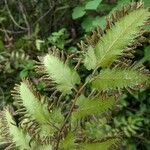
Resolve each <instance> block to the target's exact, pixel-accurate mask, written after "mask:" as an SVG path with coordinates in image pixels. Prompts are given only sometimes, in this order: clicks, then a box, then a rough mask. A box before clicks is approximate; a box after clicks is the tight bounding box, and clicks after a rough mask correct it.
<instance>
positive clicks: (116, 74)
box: [92, 68, 149, 91]
mask: <svg viewBox="0 0 150 150" xmlns="http://www.w3.org/2000/svg"><path fill="white" fill-rule="evenodd" d="M148 78H149V77H148V75H146V74H142V73H140V72H139V71H137V70H134V69H117V68H116V69H112V70H111V69H103V70H101V72H100V74H99V75H98V76H97V77H95V80H94V81H92V87H93V88H95V89H98V90H102V91H107V90H117V89H118V90H119V89H123V88H134V87H137V86H141V85H143V84H145V83H146V81H148Z"/></svg>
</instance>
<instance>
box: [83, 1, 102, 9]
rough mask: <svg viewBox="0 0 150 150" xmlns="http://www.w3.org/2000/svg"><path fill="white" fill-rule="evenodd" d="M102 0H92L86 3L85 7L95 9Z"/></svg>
mask: <svg viewBox="0 0 150 150" xmlns="http://www.w3.org/2000/svg"><path fill="white" fill-rule="evenodd" d="M101 2H102V0H92V1H89V2H87V3H86V5H85V9H87V10H96V9H97V8H98V6H99V4H100V3H101Z"/></svg>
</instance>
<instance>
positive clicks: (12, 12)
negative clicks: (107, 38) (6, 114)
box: [0, 0, 150, 150]
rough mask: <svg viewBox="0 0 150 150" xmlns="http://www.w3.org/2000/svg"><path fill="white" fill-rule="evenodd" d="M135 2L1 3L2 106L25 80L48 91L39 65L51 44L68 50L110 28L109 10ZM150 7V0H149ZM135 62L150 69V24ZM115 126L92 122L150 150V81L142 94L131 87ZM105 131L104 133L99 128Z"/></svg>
mask: <svg viewBox="0 0 150 150" xmlns="http://www.w3.org/2000/svg"><path fill="white" fill-rule="evenodd" d="M129 2H130V0H44V1H42V0H27V1H25V0H1V1H0V108H1V109H2V108H3V107H4V106H5V105H7V104H9V103H13V100H12V98H11V94H10V91H11V90H12V89H13V87H14V84H15V83H18V82H19V81H20V80H21V79H22V78H25V77H29V78H30V79H31V80H32V81H33V82H34V83H35V85H36V86H37V88H38V90H40V91H41V92H44V87H45V84H44V83H43V82H41V81H40V80H39V79H38V78H37V77H38V75H37V74H36V73H35V71H34V64H35V61H36V60H37V56H40V55H43V54H44V53H46V52H47V51H48V48H49V47H51V46H56V47H58V48H59V49H60V50H64V51H66V52H68V53H70V52H73V51H78V47H77V46H76V44H77V43H78V42H79V41H80V40H81V39H82V38H83V37H84V35H85V34H88V33H89V32H90V31H91V30H92V29H93V28H95V27H96V26H100V27H101V28H104V27H105V24H106V21H105V18H107V16H108V14H109V13H113V11H115V10H116V9H119V8H121V7H122V5H124V4H126V3H129ZM144 2H145V7H147V8H149V7H150V0H144ZM145 29H146V30H147V33H145V38H144V39H142V40H143V41H142V43H143V44H142V45H139V46H138V48H137V49H136V50H135V55H136V57H135V60H136V61H139V63H143V64H145V65H146V67H147V68H150V34H149V33H150V26H145ZM118 109H119V111H120V112H119V113H117V112H118V110H117V111H116V112H114V114H113V118H112V119H111V121H110V125H107V126H103V122H105V120H101V123H100V124H99V125H97V126H93V125H92V124H90V123H89V124H88V125H87V126H88V128H89V134H92V135H93V136H104V135H105V132H108V131H109V132H120V131H121V132H123V133H124V135H125V137H124V143H123V145H124V147H123V149H125V150H126V149H127V150H150V84H149V88H148V89H146V90H145V89H142V88H141V90H140V91H139V92H131V91H127V92H126V94H125V95H124V96H123V97H122V99H121V100H120V104H119V106H118ZM97 128H98V129H99V131H100V132H95V131H97V130H95V129H97Z"/></svg>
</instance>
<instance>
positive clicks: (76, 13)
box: [72, 6, 86, 19]
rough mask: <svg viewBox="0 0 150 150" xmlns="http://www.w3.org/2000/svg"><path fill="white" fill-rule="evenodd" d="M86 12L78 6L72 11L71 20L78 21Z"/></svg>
mask: <svg viewBox="0 0 150 150" xmlns="http://www.w3.org/2000/svg"><path fill="white" fill-rule="evenodd" d="M85 13H86V11H85V10H84V7H82V6H78V7H75V8H74V9H73V13H72V18H73V19H78V18H80V17H83V16H84V15H85Z"/></svg>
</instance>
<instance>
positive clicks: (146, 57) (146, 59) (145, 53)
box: [144, 46, 150, 61]
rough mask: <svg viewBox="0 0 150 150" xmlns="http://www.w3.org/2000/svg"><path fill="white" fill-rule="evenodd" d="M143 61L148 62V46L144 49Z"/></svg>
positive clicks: (149, 51) (149, 47) (149, 58)
mask: <svg viewBox="0 0 150 150" xmlns="http://www.w3.org/2000/svg"><path fill="white" fill-rule="evenodd" d="M144 59H145V61H150V46H147V47H145V49H144Z"/></svg>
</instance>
